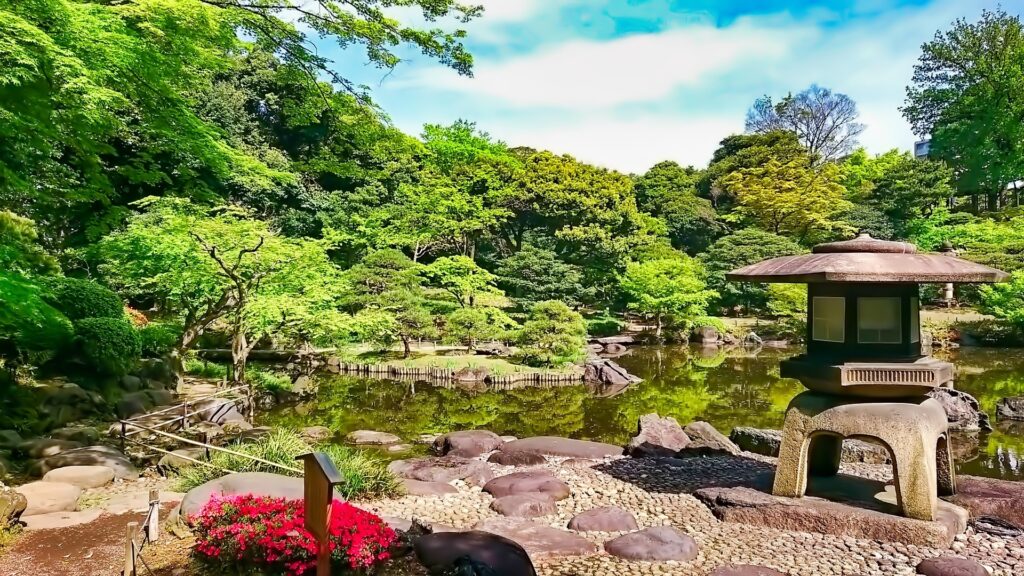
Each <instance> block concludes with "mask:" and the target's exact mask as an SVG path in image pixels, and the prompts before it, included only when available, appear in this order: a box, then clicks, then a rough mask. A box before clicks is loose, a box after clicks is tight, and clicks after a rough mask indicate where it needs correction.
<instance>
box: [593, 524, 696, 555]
mask: <svg viewBox="0 0 1024 576" xmlns="http://www.w3.org/2000/svg"><path fill="white" fill-rule="evenodd" d="M604 550H605V552H607V553H609V554H611V555H612V556H617V557H619V558H625V559H627V560H643V561H646V562H667V561H669V560H676V561H682V562H689V561H690V560H693V559H695V558H696V557H697V552H698V550H697V542H696V541H694V539H693V538H691V537H690V536H689V535H688V534H686V533H684V532H683V531H681V530H679V529H677V528H673V527H672V526H653V527H651V528H644V529H643V530H640V531H638V532H631V533H629V534H625V535H623V536H619V537H618V538H615V539H614V540H609V541H608V542H605V543H604Z"/></svg>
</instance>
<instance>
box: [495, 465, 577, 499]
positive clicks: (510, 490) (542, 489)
mask: <svg viewBox="0 0 1024 576" xmlns="http://www.w3.org/2000/svg"><path fill="white" fill-rule="evenodd" d="M484 492H487V493H488V494H490V495H491V496H494V497H495V498H501V497H503V496H511V495H514V494H536V493H541V494H546V495H548V496H550V497H551V499H552V500H562V499H563V498H567V497H568V496H569V485H568V484H566V483H565V482H562V481H561V480H560V479H559V478H558V477H557V476H555V475H554V474H552V473H551V472H550V471H548V470H524V471H522V472H513V473H512V474H506V475H505V476H499V477H497V478H495V479H494V480H491V481H490V482H488V483H487V484H484Z"/></svg>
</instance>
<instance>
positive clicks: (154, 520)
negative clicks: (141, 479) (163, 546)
mask: <svg viewBox="0 0 1024 576" xmlns="http://www.w3.org/2000/svg"><path fill="white" fill-rule="evenodd" d="M146 528H147V530H148V534H147V536H148V540H149V541H150V542H156V541H157V539H158V538H160V491H159V490H150V491H149V519H148V520H147V521H146Z"/></svg>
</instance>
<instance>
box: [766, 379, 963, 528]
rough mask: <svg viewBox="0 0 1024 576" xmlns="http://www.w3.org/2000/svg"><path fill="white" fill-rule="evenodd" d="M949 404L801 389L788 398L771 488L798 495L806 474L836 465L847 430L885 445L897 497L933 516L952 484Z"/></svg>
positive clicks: (907, 509) (919, 513) (902, 504)
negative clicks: (879, 398) (889, 457)
mask: <svg viewBox="0 0 1024 576" xmlns="http://www.w3.org/2000/svg"><path fill="white" fill-rule="evenodd" d="M947 434H948V422H947V420H946V412H945V410H943V408H942V405H940V404H939V403H938V402H937V401H935V400H933V399H931V398H927V397H923V396H922V397H917V398H904V399H900V400H898V401H897V400H894V401H871V400H866V399H863V398H850V397H843V396H835V395H831V394H821V393H818V392H804V393H802V394H799V395H797V396H796V397H795V398H793V400H792V401H791V402H790V403H789V408H788V409H787V411H786V421H785V424H784V426H783V429H782V445H781V447H780V449H779V467H778V471H777V472H776V475H775V482H774V486H773V488H772V493H773V494H774V495H776V496H786V497H790V498H799V497H802V496H803V495H804V493H805V492H806V490H807V476H808V474H814V475H820V476H830V475H835V474H836V472H838V470H839V460H840V455H841V452H842V441H843V439H844V438H856V439H859V440H871V441H875V442H878V443H881V444H882V445H883V446H885V447H886V448H887V449H888V451H889V453H890V455H891V456H892V462H893V476H894V479H895V483H896V498H897V504H898V507H899V509H900V510H901V511H902V513H903V515H905V516H907V517H909V518H915V519H918V520H934V519H935V515H936V513H937V510H938V496H939V495H940V494H941V495H949V494H953V493H954V492H955V488H956V486H955V477H954V469H953V456H952V452H951V449H950V445H949V442H948V436H947Z"/></svg>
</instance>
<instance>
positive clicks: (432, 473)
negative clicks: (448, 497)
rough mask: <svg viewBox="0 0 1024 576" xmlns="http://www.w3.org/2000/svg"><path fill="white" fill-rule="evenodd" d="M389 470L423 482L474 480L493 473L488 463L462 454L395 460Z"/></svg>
mask: <svg viewBox="0 0 1024 576" xmlns="http://www.w3.org/2000/svg"><path fill="white" fill-rule="evenodd" d="M388 470H390V471H391V473H392V474H394V475H395V476H398V477H399V478H409V479H412V480H422V481H423V482H451V481H452V480H467V481H472V480H473V479H477V480H479V479H482V478H485V477H488V476H491V475H492V473H491V469H490V468H489V467H488V466H487V464H485V463H483V462H481V461H479V460H471V459H469V458H462V457H460V456H442V457H440V458H430V457H427V458H411V459H408V460H395V461H394V462H392V463H391V464H388ZM474 483H476V482H474Z"/></svg>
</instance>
